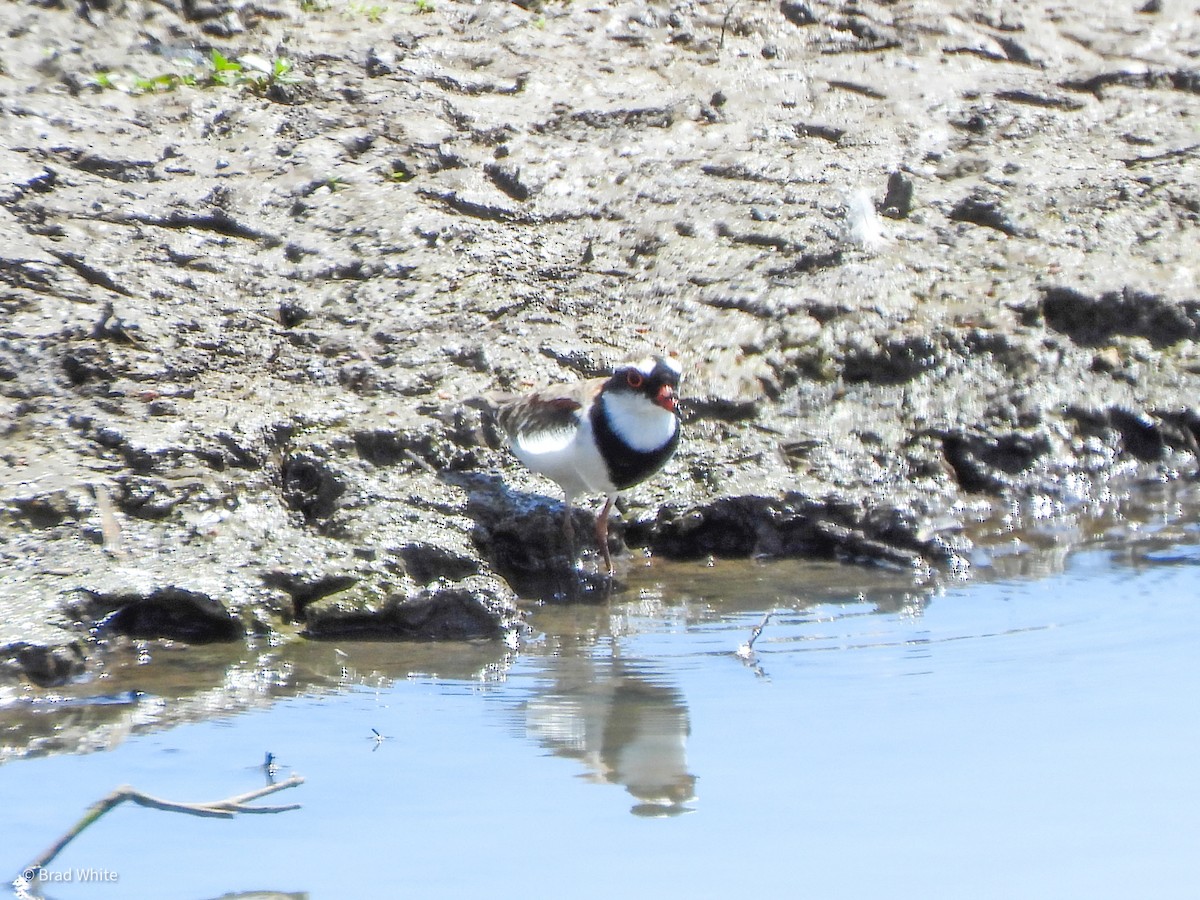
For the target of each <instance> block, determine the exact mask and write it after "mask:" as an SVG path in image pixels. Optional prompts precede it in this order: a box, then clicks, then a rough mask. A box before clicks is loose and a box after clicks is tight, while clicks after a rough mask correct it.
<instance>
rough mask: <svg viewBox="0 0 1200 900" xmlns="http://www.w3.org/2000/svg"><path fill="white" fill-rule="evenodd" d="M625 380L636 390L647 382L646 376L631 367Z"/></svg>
mask: <svg viewBox="0 0 1200 900" xmlns="http://www.w3.org/2000/svg"><path fill="white" fill-rule="evenodd" d="M625 382H626V383H627V384H628V385H629V386H630V387H631V388H634V389H635V390H636V389H637V388H640V387H641V386H642V385H643V384H645V383H646V377H645V376H644V375H643V374H642V373H641V372H639V371H638V370H637V369H631V370H630V371H629V373H628V374H627V375H626V376H625Z"/></svg>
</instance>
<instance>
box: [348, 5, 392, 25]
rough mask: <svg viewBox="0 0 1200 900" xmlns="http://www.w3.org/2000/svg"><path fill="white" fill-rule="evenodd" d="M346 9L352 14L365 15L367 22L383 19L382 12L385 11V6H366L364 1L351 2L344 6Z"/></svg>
mask: <svg viewBox="0 0 1200 900" xmlns="http://www.w3.org/2000/svg"><path fill="white" fill-rule="evenodd" d="M346 10H347V12H349V13H352V14H353V15H357V16H366V17H367V21H368V22H379V21H380V20H381V19H383V14H384V12H386V11H387V7H385V6H380V5H379V4H374V5H371V6H368V5H367V4H365V3H351V4H350V5H349V6H347V7H346Z"/></svg>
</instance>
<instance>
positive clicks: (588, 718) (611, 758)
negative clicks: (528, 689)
mask: <svg viewBox="0 0 1200 900" xmlns="http://www.w3.org/2000/svg"><path fill="white" fill-rule="evenodd" d="M546 663H547V665H548V667H549V669H548V672H547V674H548V676H549V678H550V680H551V683H550V684H549V685H548V686H547V688H546V689H545V690H540V691H538V694H537V696H536V697H534V698H533V699H532V700H530V701H528V702H527V703H526V704H525V705H524V714H525V731H526V733H527V734H528V735H529V736H530V737H532V738H534V739H535V740H537V741H538V742H539V743H540V744H541V745H542V746H544V747H546V748H547V749H549V750H551V751H552V752H553V753H554V754H555V755H557V756H565V757H568V758H571V759H578V760H580V761H581V762H583V764H584V765H585V766H587V769H588V773H587V776H586V777H588V778H589V779H590V780H592V781H596V782H601V783H609V784H620V785H624V787H625V789H626V790H627V791H629V793H630V794H632V795H633V796H634V797H635V798H636V799H637V800H638V801H639V802H638V803H637V804H636V805H635V806H634V807H633V809H632V810H631V811H632V812H633V813H634V814H635V815H644V816H670V815H678V814H679V813H683V812H690V809H689V807H687V806H686V805H685V804H686V803H688V801H690V800H693V799H694V798H695V786H696V776H694V775H692V774H691V773H690V772H689V771H688V768H687V737H688V734H689V733H690V731H691V726H690V724H689V722H688V714H687V706H686V705H685V703H684V698H683V694H681V693H680V692H679V690H677V689H676V688H674V687H673V686H671V685H669V684H664V683H663V679H662V677H661V675H658V674H657V673H655V672H653V671H652V670H651V669H650V668H649V667H648V666H646V665H645V664H644V663H640V662H637V661H633V660H628V659H622V658H620V657H608V658H600V659H597V658H594V657H591V656H589V655H579V656H574V655H572V656H569V657H568V656H557V657H548V658H547V659H546Z"/></svg>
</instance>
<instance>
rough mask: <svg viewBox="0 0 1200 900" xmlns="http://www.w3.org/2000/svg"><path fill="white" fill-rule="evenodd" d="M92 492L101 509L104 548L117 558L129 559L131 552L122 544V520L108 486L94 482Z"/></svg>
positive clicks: (97, 505) (98, 507) (101, 530)
mask: <svg viewBox="0 0 1200 900" xmlns="http://www.w3.org/2000/svg"><path fill="white" fill-rule="evenodd" d="M92 492H93V493H94V494H95V495H96V508H97V509H99V511H100V533H101V534H102V535H103V536H104V549H105V550H107V551H108V553H109V555H110V556H113V557H116V558H117V559H120V560H124V559H128V558H129V554H128V553H126V552H125V548H124V547H122V546H121V521H120V520H119V519H118V518H117V511H116V510H115V509H114V508H113V503H112V498H111V497H109V495H108V488H107V487H105V486H104V485H103V484H94V485H92Z"/></svg>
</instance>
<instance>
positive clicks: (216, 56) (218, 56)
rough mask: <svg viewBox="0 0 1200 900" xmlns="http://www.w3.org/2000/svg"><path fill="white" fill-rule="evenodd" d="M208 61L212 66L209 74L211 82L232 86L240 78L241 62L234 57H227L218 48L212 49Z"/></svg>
mask: <svg viewBox="0 0 1200 900" xmlns="http://www.w3.org/2000/svg"><path fill="white" fill-rule="evenodd" d="M209 62H210V63H211V64H212V68H213V70H212V75H211V76H210V80H211V81H212V83H213V84H221V85H225V86H227V87H232V86H233V85H235V84H237V83H238V82H239V81H240V80H241V76H242V64H241V63H240V62H238V61H237V60H236V59H229V58H228V57H226V56H224V55H223V54H222V53H221V51H220V50H213V52H212V56H211V57H210V58H209Z"/></svg>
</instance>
